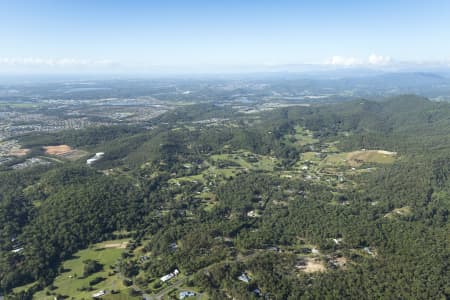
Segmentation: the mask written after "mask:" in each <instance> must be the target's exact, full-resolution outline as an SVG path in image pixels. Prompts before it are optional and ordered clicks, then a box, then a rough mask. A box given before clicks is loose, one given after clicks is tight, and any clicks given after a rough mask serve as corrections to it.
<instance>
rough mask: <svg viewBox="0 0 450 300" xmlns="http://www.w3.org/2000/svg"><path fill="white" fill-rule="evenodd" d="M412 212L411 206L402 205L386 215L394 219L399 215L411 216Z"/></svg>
mask: <svg viewBox="0 0 450 300" xmlns="http://www.w3.org/2000/svg"><path fill="white" fill-rule="evenodd" d="M411 214H412V210H411V207H409V206H404V207H400V208H396V209H394V210H392V211H391V212H390V213H387V214H385V215H384V217H385V218H389V219H392V218H395V217H397V216H409V215H411Z"/></svg>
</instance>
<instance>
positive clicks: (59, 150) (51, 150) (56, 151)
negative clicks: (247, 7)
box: [42, 145, 73, 155]
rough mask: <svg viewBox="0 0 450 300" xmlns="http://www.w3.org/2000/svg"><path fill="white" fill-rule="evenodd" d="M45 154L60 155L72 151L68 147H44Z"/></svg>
mask: <svg viewBox="0 0 450 300" xmlns="http://www.w3.org/2000/svg"><path fill="white" fill-rule="evenodd" d="M42 148H43V149H44V150H45V154H50V155H62V154H65V153H67V152H70V151H73V149H72V148H71V147H70V146H68V145H58V146H44V147H42Z"/></svg>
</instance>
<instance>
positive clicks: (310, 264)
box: [303, 257, 326, 273]
mask: <svg viewBox="0 0 450 300" xmlns="http://www.w3.org/2000/svg"><path fill="white" fill-rule="evenodd" d="M325 271H326V268H325V265H324V264H323V262H322V261H321V260H320V259H318V258H312V257H308V258H307V260H306V268H305V269H304V270H303V272H305V273H315V272H325Z"/></svg>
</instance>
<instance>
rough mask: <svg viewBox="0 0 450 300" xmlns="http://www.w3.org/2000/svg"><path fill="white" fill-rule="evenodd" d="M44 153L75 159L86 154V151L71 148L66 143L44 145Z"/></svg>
mask: <svg viewBox="0 0 450 300" xmlns="http://www.w3.org/2000/svg"><path fill="white" fill-rule="evenodd" d="M42 148H43V149H44V150H45V154H48V155H55V156H58V157H61V158H65V159H68V160H77V159H80V158H82V157H83V156H85V155H87V154H88V152H86V151H83V150H78V149H73V148H71V147H70V146H68V145H57V146H44V147H42Z"/></svg>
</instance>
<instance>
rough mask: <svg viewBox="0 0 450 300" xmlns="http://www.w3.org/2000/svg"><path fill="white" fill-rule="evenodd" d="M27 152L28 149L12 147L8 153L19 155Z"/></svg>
mask: <svg viewBox="0 0 450 300" xmlns="http://www.w3.org/2000/svg"><path fill="white" fill-rule="evenodd" d="M29 152H30V149H12V150H11V151H10V152H9V155H12V156H18V157H21V156H25V155H27V154H28V153H29Z"/></svg>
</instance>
